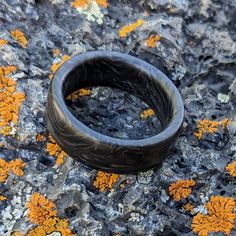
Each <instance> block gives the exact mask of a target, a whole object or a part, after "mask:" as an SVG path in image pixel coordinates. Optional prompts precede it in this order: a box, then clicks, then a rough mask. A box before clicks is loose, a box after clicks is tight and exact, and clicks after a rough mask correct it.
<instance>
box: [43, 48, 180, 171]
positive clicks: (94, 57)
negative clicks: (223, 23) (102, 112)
mask: <svg viewBox="0 0 236 236" xmlns="http://www.w3.org/2000/svg"><path fill="white" fill-rule="evenodd" d="M92 86H104V87H111V88H117V89H120V90H123V91H126V92H128V93H130V94H132V95H134V96H136V97H138V98H140V99H141V100H142V101H144V102H145V103H146V104H148V105H149V107H150V108H151V109H153V110H154V112H155V114H156V116H157V118H158V120H159V122H160V125H161V131H160V132H159V133H158V134H156V135H154V136H151V137H148V138H144V139H138V140H132V139H127V140H124V139H119V138H114V137H110V136H107V135H104V134H101V133H99V132H97V131H95V130H93V129H91V128H89V127H88V126H86V125H85V124H84V123H82V122H81V121H80V120H79V119H77V118H76V117H75V116H74V115H73V114H72V113H71V111H70V110H69V108H68V106H67V104H66V98H67V96H68V95H70V94H71V93H73V92H74V91H76V90H78V89H81V88H85V87H92ZM46 116H47V128H48V130H49V132H50V133H51V134H52V136H53V137H54V139H55V140H56V142H57V144H58V145H59V146H60V147H61V148H62V150H64V151H65V152H66V153H67V154H68V155H69V156H71V157H72V158H73V159H75V160H77V161H79V162H81V163H83V164H85V165H87V166H89V167H92V168H95V169H98V170H102V171H106V172H112V173H120V174H124V173H137V172H139V171H146V170H148V169H150V168H153V167H155V166H157V165H159V164H160V163H162V162H163V160H164V159H165V158H166V156H167V155H168V153H167V151H168V150H169V149H170V148H171V147H172V146H173V144H174V143H175V141H176V139H177V137H178V135H179V133H180V132H181V128H182V123H183V118H184V105H183V101H182V98H181V96H180V94H179V91H178V89H177V88H176V87H175V85H174V84H173V83H172V82H171V80H170V79H169V78H168V77H167V76H166V75H165V74H163V73H162V72H161V71H160V70H158V69H157V68H155V67H154V66H152V65H150V64H148V63H147V62H145V61H143V60H141V59H138V58H135V57H133V56H130V55H127V54H123V53H119V52H102V51H93V52H87V53H83V54H79V55H76V56H74V57H72V58H71V59H69V60H68V61H66V62H65V63H64V64H63V65H62V66H61V67H60V68H59V69H58V70H57V71H56V73H55V75H54V77H53V79H52V81H51V83H50V86H49V92H48V97H47V107H46Z"/></svg>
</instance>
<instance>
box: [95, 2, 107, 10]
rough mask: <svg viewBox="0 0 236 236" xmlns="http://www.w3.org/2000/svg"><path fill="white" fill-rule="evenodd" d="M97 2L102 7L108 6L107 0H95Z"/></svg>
mask: <svg viewBox="0 0 236 236" xmlns="http://www.w3.org/2000/svg"><path fill="white" fill-rule="evenodd" d="M96 2H97V4H98V5H99V6H100V7H104V8H107V7H108V2H107V0H96Z"/></svg>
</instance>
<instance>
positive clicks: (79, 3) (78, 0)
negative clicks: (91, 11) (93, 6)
mask: <svg viewBox="0 0 236 236" xmlns="http://www.w3.org/2000/svg"><path fill="white" fill-rule="evenodd" d="M88 4H89V0H74V1H73V2H72V3H71V6H72V7H74V8H79V7H87V6H88Z"/></svg>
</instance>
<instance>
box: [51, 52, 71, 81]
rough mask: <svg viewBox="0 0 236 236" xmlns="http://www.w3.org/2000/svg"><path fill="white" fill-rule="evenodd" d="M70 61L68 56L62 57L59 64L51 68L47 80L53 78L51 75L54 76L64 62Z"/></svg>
mask: <svg viewBox="0 0 236 236" xmlns="http://www.w3.org/2000/svg"><path fill="white" fill-rule="evenodd" d="M69 59H70V56H68V55H64V56H63V57H62V59H61V61H60V62H58V63H54V64H53V65H52V66H51V72H52V73H51V74H50V75H49V78H50V79H52V78H53V75H54V74H55V72H56V71H57V69H58V68H59V67H60V66H61V65H62V64H63V63H64V62H66V61H67V60H69Z"/></svg>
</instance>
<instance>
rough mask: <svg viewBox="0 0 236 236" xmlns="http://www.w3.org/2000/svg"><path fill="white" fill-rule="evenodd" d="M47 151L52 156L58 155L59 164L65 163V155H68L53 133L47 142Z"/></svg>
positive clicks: (57, 162)
mask: <svg viewBox="0 0 236 236" xmlns="http://www.w3.org/2000/svg"><path fill="white" fill-rule="evenodd" d="M47 152H48V153H49V155H51V156H55V157H57V159H56V164H57V165H58V166H60V165H62V164H63V163H64V160H65V157H66V156H68V155H67V154H66V153H65V152H64V151H63V150H62V149H61V148H60V147H59V146H58V144H57V143H56V141H55V140H54V138H53V137H52V135H49V142H48V143H47Z"/></svg>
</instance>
